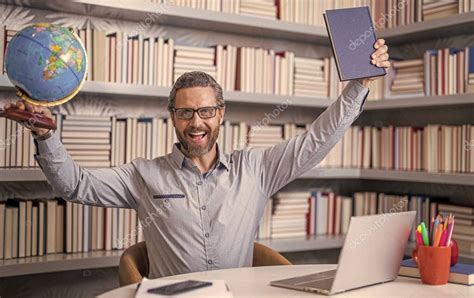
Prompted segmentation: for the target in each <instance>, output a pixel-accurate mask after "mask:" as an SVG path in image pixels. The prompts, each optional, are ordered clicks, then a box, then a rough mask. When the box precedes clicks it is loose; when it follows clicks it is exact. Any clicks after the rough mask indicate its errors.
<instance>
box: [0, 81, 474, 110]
mask: <svg viewBox="0 0 474 298" xmlns="http://www.w3.org/2000/svg"><path fill="white" fill-rule="evenodd" d="M0 90H14V87H13V85H12V83H11V82H10V81H9V80H8V77H7V75H5V74H0ZM170 91H171V88H170V87H160V86H149V85H138V84H120V83H109V82H95V81H86V82H84V86H83V87H82V89H81V91H80V92H81V93H90V94H98V95H114V96H131V95H133V96H135V97H142V98H149V99H151V100H152V99H153V100H168V96H169V93H170ZM224 98H225V101H226V102H229V103H250V104H262V105H276V104H282V103H285V102H287V101H288V100H291V105H292V106H299V107H309V108H320V109H324V108H327V107H328V106H329V105H331V104H332V103H333V102H334V100H333V99H328V98H312V97H302V96H285V95H274V94H265V93H248V92H240V91H224ZM469 104H474V96H473V94H472V93H464V94H455V95H443V96H436V95H435V96H423V97H408V98H402V99H383V100H376V101H367V102H366V103H365V104H364V110H366V111H373V110H393V109H404V108H431V107H444V106H453V105H469Z"/></svg>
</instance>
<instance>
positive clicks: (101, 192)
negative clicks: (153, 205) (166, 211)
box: [34, 132, 145, 209]
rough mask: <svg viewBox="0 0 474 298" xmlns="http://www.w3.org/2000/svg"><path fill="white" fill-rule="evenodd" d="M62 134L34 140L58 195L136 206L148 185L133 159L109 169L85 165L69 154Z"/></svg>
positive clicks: (38, 158) (37, 157)
mask: <svg viewBox="0 0 474 298" xmlns="http://www.w3.org/2000/svg"><path fill="white" fill-rule="evenodd" d="M58 134H59V133H57V132H55V133H54V134H53V135H52V136H51V137H50V138H48V139H46V140H36V139H35V140H34V142H35V144H36V153H35V155H34V157H35V160H36V161H37V162H38V164H39V166H40V168H41V170H42V171H43V173H44V175H45V176H46V179H47V181H48V183H49V184H50V185H51V187H52V189H53V191H54V193H55V195H59V196H61V197H63V198H64V199H65V200H68V201H71V202H75V203H82V204H87V205H96V206H102V207H118V208H132V209H136V205H137V198H138V197H139V196H140V190H143V189H145V188H144V182H143V179H142V177H141V175H140V174H139V173H138V171H137V169H136V167H135V165H134V164H133V162H132V163H128V164H125V165H122V166H119V167H113V168H105V169H85V168H82V167H80V166H79V165H78V164H77V163H76V162H74V160H73V159H72V158H71V157H70V155H69V154H68V153H67V151H66V149H65V148H64V146H63V144H62V143H61V142H60V140H59V136H58Z"/></svg>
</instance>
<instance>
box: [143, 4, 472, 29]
mask: <svg viewBox="0 0 474 298" xmlns="http://www.w3.org/2000/svg"><path fill="white" fill-rule="evenodd" d="M150 1H152V2H158V3H171V4H174V5H180V6H186V7H190V8H197V9H207V10H212V11H222V12H226V13H235V14H239V13H240V14H244V15H252V16H257V17H267V18H272V19H275V18H278V19H279V20H282V21H285V22H291V23H300V24H306V25H313V26H318V27H324V20H323V18H321V15H322V14H323V13H324V11H326V10H328V9H340V8H351V7H360V6H369V7H370V10H371V12H372V19H373V23H374V25H375V27H376V28H377V29H381V28H394V27H397V26H403V25H408V24H412V23H414V22H420V21H422V20H430V19H435V18H441V17H447V16H450V15H453V14H457V13H465V12H469V11H473V10H474V4H473V2H472V1H469V0H403V1H397V0H388V1H377V0H344V1H342V0H341V1H339V0H326V1H313V0H306V1H302V0H277V1H273V0H226V1H218V0H175V1H171V0H150Z"/></svg>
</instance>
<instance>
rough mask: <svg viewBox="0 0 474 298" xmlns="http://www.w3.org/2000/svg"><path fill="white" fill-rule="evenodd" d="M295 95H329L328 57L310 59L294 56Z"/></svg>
mask: <svg viewBox="0 0 474 298" xmlns="http://www.w3.org/2000/svg"><path fill="white" fill-rule="evenodd" d="M293 78H294V89H293V94H294V95H295V96H309V97H328V96H329V58H324V59H311V58H301V57H295V66H294V76H293Z"/></svg>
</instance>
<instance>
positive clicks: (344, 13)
mask: <svg viewBox="0 0 474 298" xmlns="http://www.w3.org/2000/svg"><path fill="white" fill-rule="evenodd" d="M323 15H324V21H325V22H326V29H327V30H328V35H329V40H330V41H331V48H332V52H333V54H334V58H335V60H336V66H337V71H338V74H339V79H340V80H341V81H347V80H354V79H362V78H368V77H376V76H383V75H385V74H386V71H385V68H383V67H377V66H375V65H373V64H372V63H371V62H370V61H371V60H372V59H371V58H370V55H372V53H373V52H374V51H375V49H374V43H375V41H376V40H377V37H376V36H375V29H374V25H373V24H372V18H371V17H370V11H369V8H368V7H356V8H344V9H333V10H326V13H324V14H323Z"/></svg>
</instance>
